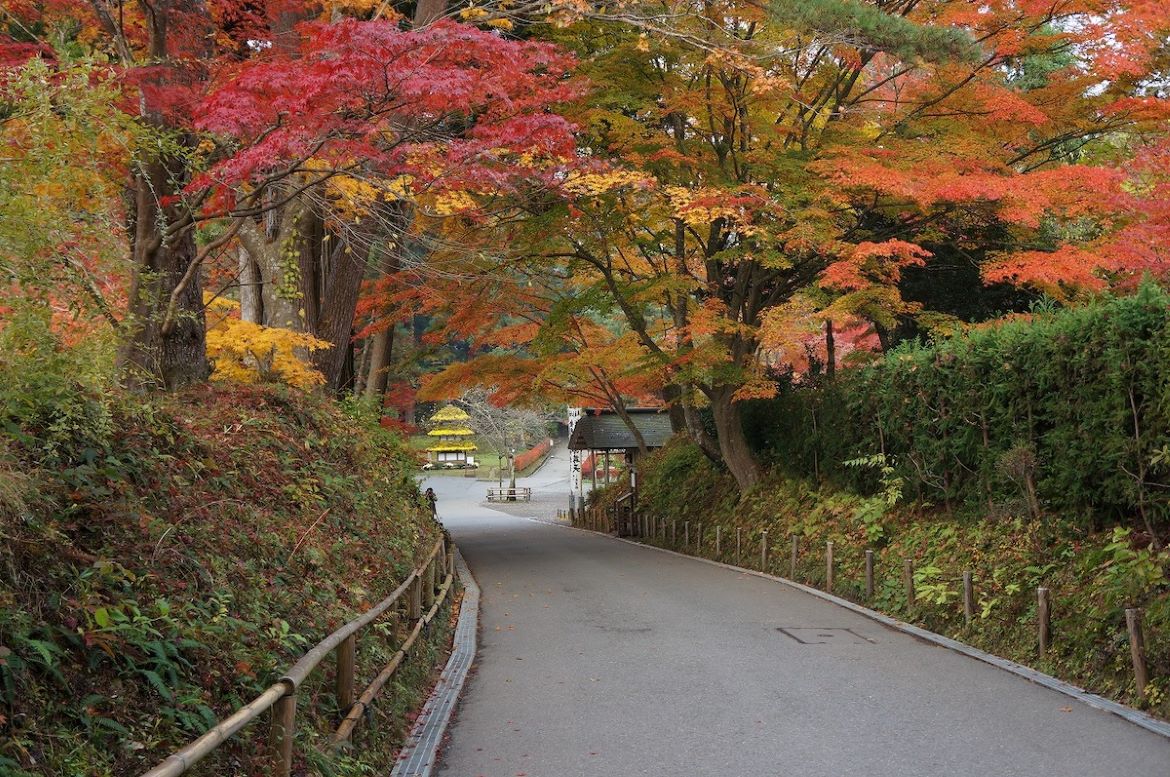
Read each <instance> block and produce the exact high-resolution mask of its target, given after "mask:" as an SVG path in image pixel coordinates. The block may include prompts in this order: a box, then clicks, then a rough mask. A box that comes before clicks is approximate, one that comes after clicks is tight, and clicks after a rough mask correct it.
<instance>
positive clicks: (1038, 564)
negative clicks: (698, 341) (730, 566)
mask: <svg viewBox="0 0 1170 777" xmlns="http://www.w3.org/2000/svg"><path fill="white" fill-rule="evenodd" d="M641 484H642V492H641V495H640V504H641V506H642V507H643V508H645V509H647V510H648V511H650V512H651V513H653V514H654V515H657V516H659V517H660V518H662V519H664V520H666V521H668V522H669V521H671V520H675V521H677V522H678V529H677V531H678V535H679V538H680V542H681V536H682V525H683V521H691V526H692V531H694V529H695V527H696V524H698V523H702V524H703V525H704V534H705V536H706V537H707V539H706V541H705V543H704V545H705V549H706V554H707V555H713V553H712V552H713V550H714V539H713V538H714V527H715V526H716V525H720V526H722V527H723V532H724V535H723V536H724V537H725V538H728V541H726V542H725V544H724V550H725V553H724V554H723V557H722V558H723V560H725V561H730V560H732V552H733V551H732V548H733V542H732V541H731V538H733V537H734V533H735V527H736V526H741V527H743V529H744V537H745V540H744V543H745V548H744V554H745V558H746V559H750V560H751V563H753V565H758V559H759V548H760V544H759V543H760V530H766V531H767V532H768V538H769V546H770V549H771V552H770V557H771V558H772V559H773V560H774V563H773V564H772V565H771V566H772V570H773V571H776V572H778V573H781V574H784V575H787V574H788V567H789V562H788V559H789V537H790V535H792V534H797V535H799V536H800V538H801V540H800V542H801V553H800V560H799V563H798V569H797V578H798V579H799V580H800V581H802V582H806V583H810V584H814V585H816V586H818V587H821V588H823V587H824V583H825V567H824V549H825V542H826V541H830V540H831V541H833V543H834V548H833V551H834V557H835V559H836V573H835V582H834V592H835V593H837V594H838V595H842V596H845V597H847V598H849V599H852V600H854V601H858V602H862V603H866V604H870V605H871V606H874V607H875V608H876V609H879V610H883V611H885V612H889V613H892V614H895V615H897V616H898V617H901V618H903V619H906V620H910V621H913V622H916V623H919V624H922V625H924V626H926V627H927V628H930V629H932V630H934V631H937V632H940V633H943V634H947V635H950V636H953V637H956V638H958V639H960V640H962V641H963V642H966V643H968V644H971V645H975V646H977V647H979V648H982V649H984V650H987V651H989V652H991V653H995V654H997V655H1001V656H1005V657H1007V658H1010V659H1013V660H1015V661H1018V662H1020V663H1024V664H1028V665H1030V666H1034V667H1037V668H1039V669H1041V670H1043V671H1045V672H1048V673H1051V674H1054V675H1056V676H1058V677H1061V678H1064V679H1066V680H1070V681H1072V682H1074V683H1076V684H1078V685H1081V686H1083V687H1085V688H1087V689H1089V690H1091V691H1093V692H1095V693H1098V694H1101V695H1104V696H1108V697H1111V698H1115V699H1118V700H1121V701H1123V702H1126V703H1129V704H1135V705H1136V704H1137V701H1136V699H1135V698H1134V688H1133V675H1132V670H1131V667H1130V656H1129V643H1128V641H1127V638H1126V631H1125V614H1124V608H1125V607H1128V606H1135V605H1137V606H1142V607H1145V608H1146V616H1145V620H1146V646H1147V653H1148V661H1149V669H1150V676H1151V678H1152V684H1151V687H1150V689H1149V693H1150V697H1151V698H1150V702H1149V704H1147V705H1145V706H1146V708H1147V709H1148V710H1149V711H1150V712H1152V713H1153V714H1156V715H1159V716H1160V717H1163V718H1170V580H1168V576H1167V572H1168V570H1170V552H1166V551H1163V552H1162V553H1160V554H1154V553H1152V552H1150V551H1149V550H1148V549H1146V548H1144V547H1135V546H1134V545H1133V544H1132V543H1131V541H1130V538H1131V536H1133V535H1131V533H1130V532H1129V531H1128V530H1125V529H1118V530H1117V531H1116V533H1114V531H1109V532H1104V533H1096V534H1090V533H1086V532H1085V531H1084V530H1083V529H1080V528H1077V527H1076V526H1074V525H1072V524H1071V523H1066V522H1064V521H1061V520H1060V519H1059V518H1055V517H1054V518H1050V519H1048V520H1047V521H1046V522H1045V523H1032V522H1029V521H1027V520H1025V519H1022V518H1018V517H1012V516H1010V515H1005V516H1002V517H999V518H997V519H986V518H985V517H984V516H983V513H982V512H980V513H979V514H971V515H960V514H956V515H953V516H947V515H945V514H942V513H941V512H939V511H932V510H930V509H925V508H912V507H906V506H901V505H899V506H897V507H895V508H892V509H888V508H886V505H885V503H884V502H883V501H882V499H881V498H880V497H876V498H865V497H860V496H857V495H854V494H849V493H844V492H833V491H829V490H826V489H818V488H816V487H814V486H813V485H811V484H809V483H805V482H798V481H792V480H787V479H783V478H780V477H777V476H772V477H769V478H767V479H766V480H765V481H764V482H763V483H762V484H760V485H759V486H758V487H757V488H756V489H754V490H753V491H752V492H751V493H749V494H747V495H746V496H745V497H743V499H742V500H741V499H739V498H738V496H737V491H736V488H735V483H734V480H733V479H732V478H731V477H730V475H728V474H727V473H726V472H722V471H720V470H718V469H716V468H715V467H714V466H713V465H711V464H710V462H709V461H708V460H707V459H706V458H704V457H703V456H702V454H701V453H700V452H699V451H698V449H697V448H695V447H694V446H693V445H690V444H687V443H683V442H680V441H676V442H674V443H671V444H670V445H669V446H667V447H666V448H665V449H663V450H661V451H659V452H657V453H656V454H655V455H654V456H652V457H651V458H650V459H649V460H648V461H647V462H646V463H645V464H644V465H643V468H642V472H641ZM624 490H625V487H624V486H619V487H617V488H613V489H610V492H609V493H608V494H602V495H601V496H600V498H601V499H603V500H604V499H612V498H614V495H615V493H618V492H624ZM866 548H871V549H873V550H875V556H876V560H875V567H876V577H877V580H876V583H875V601H874V602H864V552H865V550H866ZM905 558H912V559H914V563H915V566H916V568H917V575H916V577H917V580H918V583H917V595H918V602H917V604H916V606H914V607H912V608H907V606H906V601H905V594H904V587H903V585H902V564H903V560H904V559H905ZM964 569H970V570H972V571H973V573H974V579H975V587H976V600H977V606H976V618H975V620H974V621H973V622H972V624H971V625H970V626H967V625H965V623H964V618H963V613H962V599H961V596H962V593H961V592H962V588H961V576H962V572H963V570H964ZM1037 586H1047V587H1048V588H1050V589H1051V595H1052V601H1053V626H1052V631H1053V645H1052V648H1051V650H1050V652H1049V654H1048V656H1047V657H1046V658H1045V659H1040V658H1039V657H1038V655H1037V653H1038V651H1037V648H1036V630H1035V629H1036V627H1035V613H1036V593H1035V590H1036V587H1037Z"/></svg>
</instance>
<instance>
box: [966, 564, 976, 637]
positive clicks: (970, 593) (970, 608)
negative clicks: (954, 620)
mask: <svg viewBox="0 0 1170 777" xmlns="http://www.w3.org/2000/svg"><path fill="white" fill-rule="evenodd" d="M974 617H975V584H974V582H973V581H972V578H971V570H970V569H968V570H966V571H965V572H963V621H964V622H966V624H967V625H968V626H970V625H971V619H972V618H974Z"/></svg>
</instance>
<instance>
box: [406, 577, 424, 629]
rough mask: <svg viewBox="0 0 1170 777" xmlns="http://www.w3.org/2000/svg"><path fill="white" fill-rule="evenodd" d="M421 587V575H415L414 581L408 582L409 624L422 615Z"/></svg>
mask: <svg viewBox="0 0 1170 777" xmlns="http://www.w3.org/2000/svg"><path fill="white" fill-rule="evenodd" d="M422 588H423V582H422V577H421V576H417V575H416V576H415V578H414V582H413V583H411V584H410V609H409V616H410V621H411V624H413V623H414V621H416V620H418V619H419V618H421V617H422Z"/></svg>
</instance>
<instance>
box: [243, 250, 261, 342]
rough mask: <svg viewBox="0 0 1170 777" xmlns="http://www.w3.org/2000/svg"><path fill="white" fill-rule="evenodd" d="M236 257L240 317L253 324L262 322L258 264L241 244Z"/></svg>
mask: <svg viewBox="0 0 1170 777" xmlns="http://www.w3.org/2000/svg"><path fill="white" fill-rule="evenodd" d="M237 258H238V260H239V267H240V277H239V284H240V319H241V320H243V321H249V322H251V323H253V324H263V323H264V297H263V295H262V294H261V288H262V286H263V281H262V280H261V275H260V266H259V265H258V264H257V263H256V260H255V259H253V258H252V255H251V254H249V253H248V251H247V249H245V248H243V247H242V246H241V247H240V249H239V254H238V257H237Z"/></svg>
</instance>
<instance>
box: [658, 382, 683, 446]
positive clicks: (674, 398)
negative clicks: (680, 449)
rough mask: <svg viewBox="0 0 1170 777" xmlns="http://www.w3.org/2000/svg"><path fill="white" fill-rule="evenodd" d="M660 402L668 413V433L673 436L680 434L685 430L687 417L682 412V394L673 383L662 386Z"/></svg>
mask: <svg viewBox="0 0 1170 777" xmlns="http://www.w3.org/2000/svg"><path fill="white" fill-rule="evenodd" d="M660 394H661V396H662V401H663V403H664V404H665V405H666V409H667V411H668V412H669V413H670V431H672V432H674V433H675V434H682V433H684V432H686V430H687V417H686V413H684V412H683V406H682V401H681V399H682V392H681V391H680V390H679V387H678V386H676V385H675V384H673V383H668V384H667V385H666V386H663V388H662V391H661V392H660Z"/></svg>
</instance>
